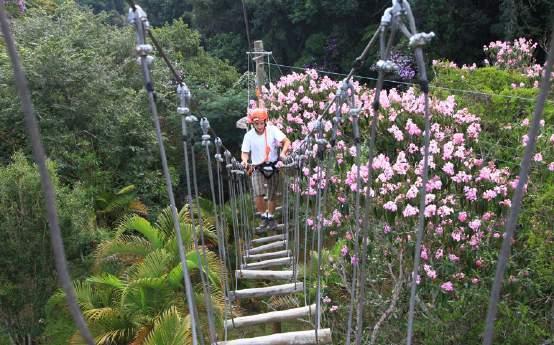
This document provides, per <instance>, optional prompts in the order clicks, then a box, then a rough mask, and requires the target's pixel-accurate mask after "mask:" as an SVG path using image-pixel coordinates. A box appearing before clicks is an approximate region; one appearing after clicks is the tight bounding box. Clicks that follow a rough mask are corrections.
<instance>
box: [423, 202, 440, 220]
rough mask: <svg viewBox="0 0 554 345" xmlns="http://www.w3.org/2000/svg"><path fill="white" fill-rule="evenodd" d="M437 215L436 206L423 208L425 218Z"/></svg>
mask: <svg viewBox="0 0 554 345" xmlns="http://www.w3.org/2000/svg"><path fill="white" fill-rule="evenodd" d="M436 213H437V205H434V204H431V205H427V206H426V207H425V217H426V218H430V217H432V216H434V215H435V214H436Z"/></svg>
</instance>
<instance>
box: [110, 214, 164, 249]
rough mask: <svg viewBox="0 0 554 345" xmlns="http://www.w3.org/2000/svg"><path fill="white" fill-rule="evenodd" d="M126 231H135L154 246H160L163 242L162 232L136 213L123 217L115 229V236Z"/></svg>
mask: <svg viewBox="0 0 554 345" xmlns="http://www.w3.org/2000/svg"><path fill="white" fill-rule="evenodd" d="M126 231H136V232H138V233H140V234H141V235H142V236H144V237H146V239H147V240H148V241H150V243H151V244H152V246H154V248H160V247H161V246H162V244H163V234H162V233H161V232H160V230H158V229H157V228H156V227H154V226H153V225H152V224H150V222H149V221H148V220H146V219H144V218H142V217H140V216H138V215H132V216H127V217H124V218H123V220H122V221H121V222H120V223H119V225H118V227H117V229H116V236H115V237H116V238H118V237H120V236H121V235H123V234H124V233H125V232H126Z"/></svg>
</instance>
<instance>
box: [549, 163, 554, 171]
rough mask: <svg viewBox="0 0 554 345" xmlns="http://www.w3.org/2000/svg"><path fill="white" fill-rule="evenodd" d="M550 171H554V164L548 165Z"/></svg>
mask: <svg viewBox="0 0 554 345" xmlns="http://www.w3.org/2000/svg"><path fill="white" fill-rule="evenodd" d="M548 170H550V171H554V162H552V163H550V164H548Z"/></svg>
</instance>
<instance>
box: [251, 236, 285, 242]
mask: <svg viewBox="0 0 554 345" xmlns="http://www.w3.org/2000/svg"><path fill="white" fill-rule="evenodd" d="M284 239H285V235H284V234H280V235H273V236H267V237H260V238H255V239H253V240H252V243H256V244H260V243H267V242H273V241H279V240H284Z"/></svg>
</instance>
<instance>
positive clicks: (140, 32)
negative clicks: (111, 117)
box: [132, 6, 202, 345]
mask: <svg viewBox="0 0 554 345" xmlns="http://www.w3.org/2000/svg"><path fill="white" fill-rule="evenodd" d="M132 16H133V22H134V24H135V27H136V30H137V45H138V47H141V46H144V43H145V42H144V36H145V35H144V32H145V29H146V28H145V24H147V23H148V22H147V20H146V14H145V13H144V12H143V11H142V10H139V7H138V6H136V7H134V10H133V11H132ZM140 60H141V65H142V72H143V78H144V85H145V88H146V91H147V97H148V104H149V107H150V112H151V114H152V120H153V122H154V125H155V127H156V137H157V140H158V146H159V149H160V157H161V160H162V169H163V174H164V177H165V181H166V188H167V194H168V197H169V201H170V207H171V215H172V218H173V223H174V229H175V233H176V236H177V241H178V246H177V247H178V250H179V258H180V260H181V267H182V269H183V279H184V283H185V291H186V298H187V302H188V307H189V314H190V316H191V327H192V341H193V345H197V344H198V329H197V326H198V325H197V311H196V307H195V303H194V297H193V290H192V283H191V280H190V276H189V272H188V268H187V263H186V253H185V249H184V248H183V240H182V236H181V225H180V223H179V217H178V215H177V207H176V206H175V196H174V194H173V186H172V182H171V176H170V175H169V167H168V164H167V157H166V154H165V148H164V143H163V138H162V133H161V128H160V122H159V118H158V110H157V107H156V102H155V100H154V89H153V86H152V80H151V77H150V69H149V67H148V61H147V56H146V52H145V51H143V52H142V53H141V57H140ZM200 338H201V339H202V337H200Z"/></svg>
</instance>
